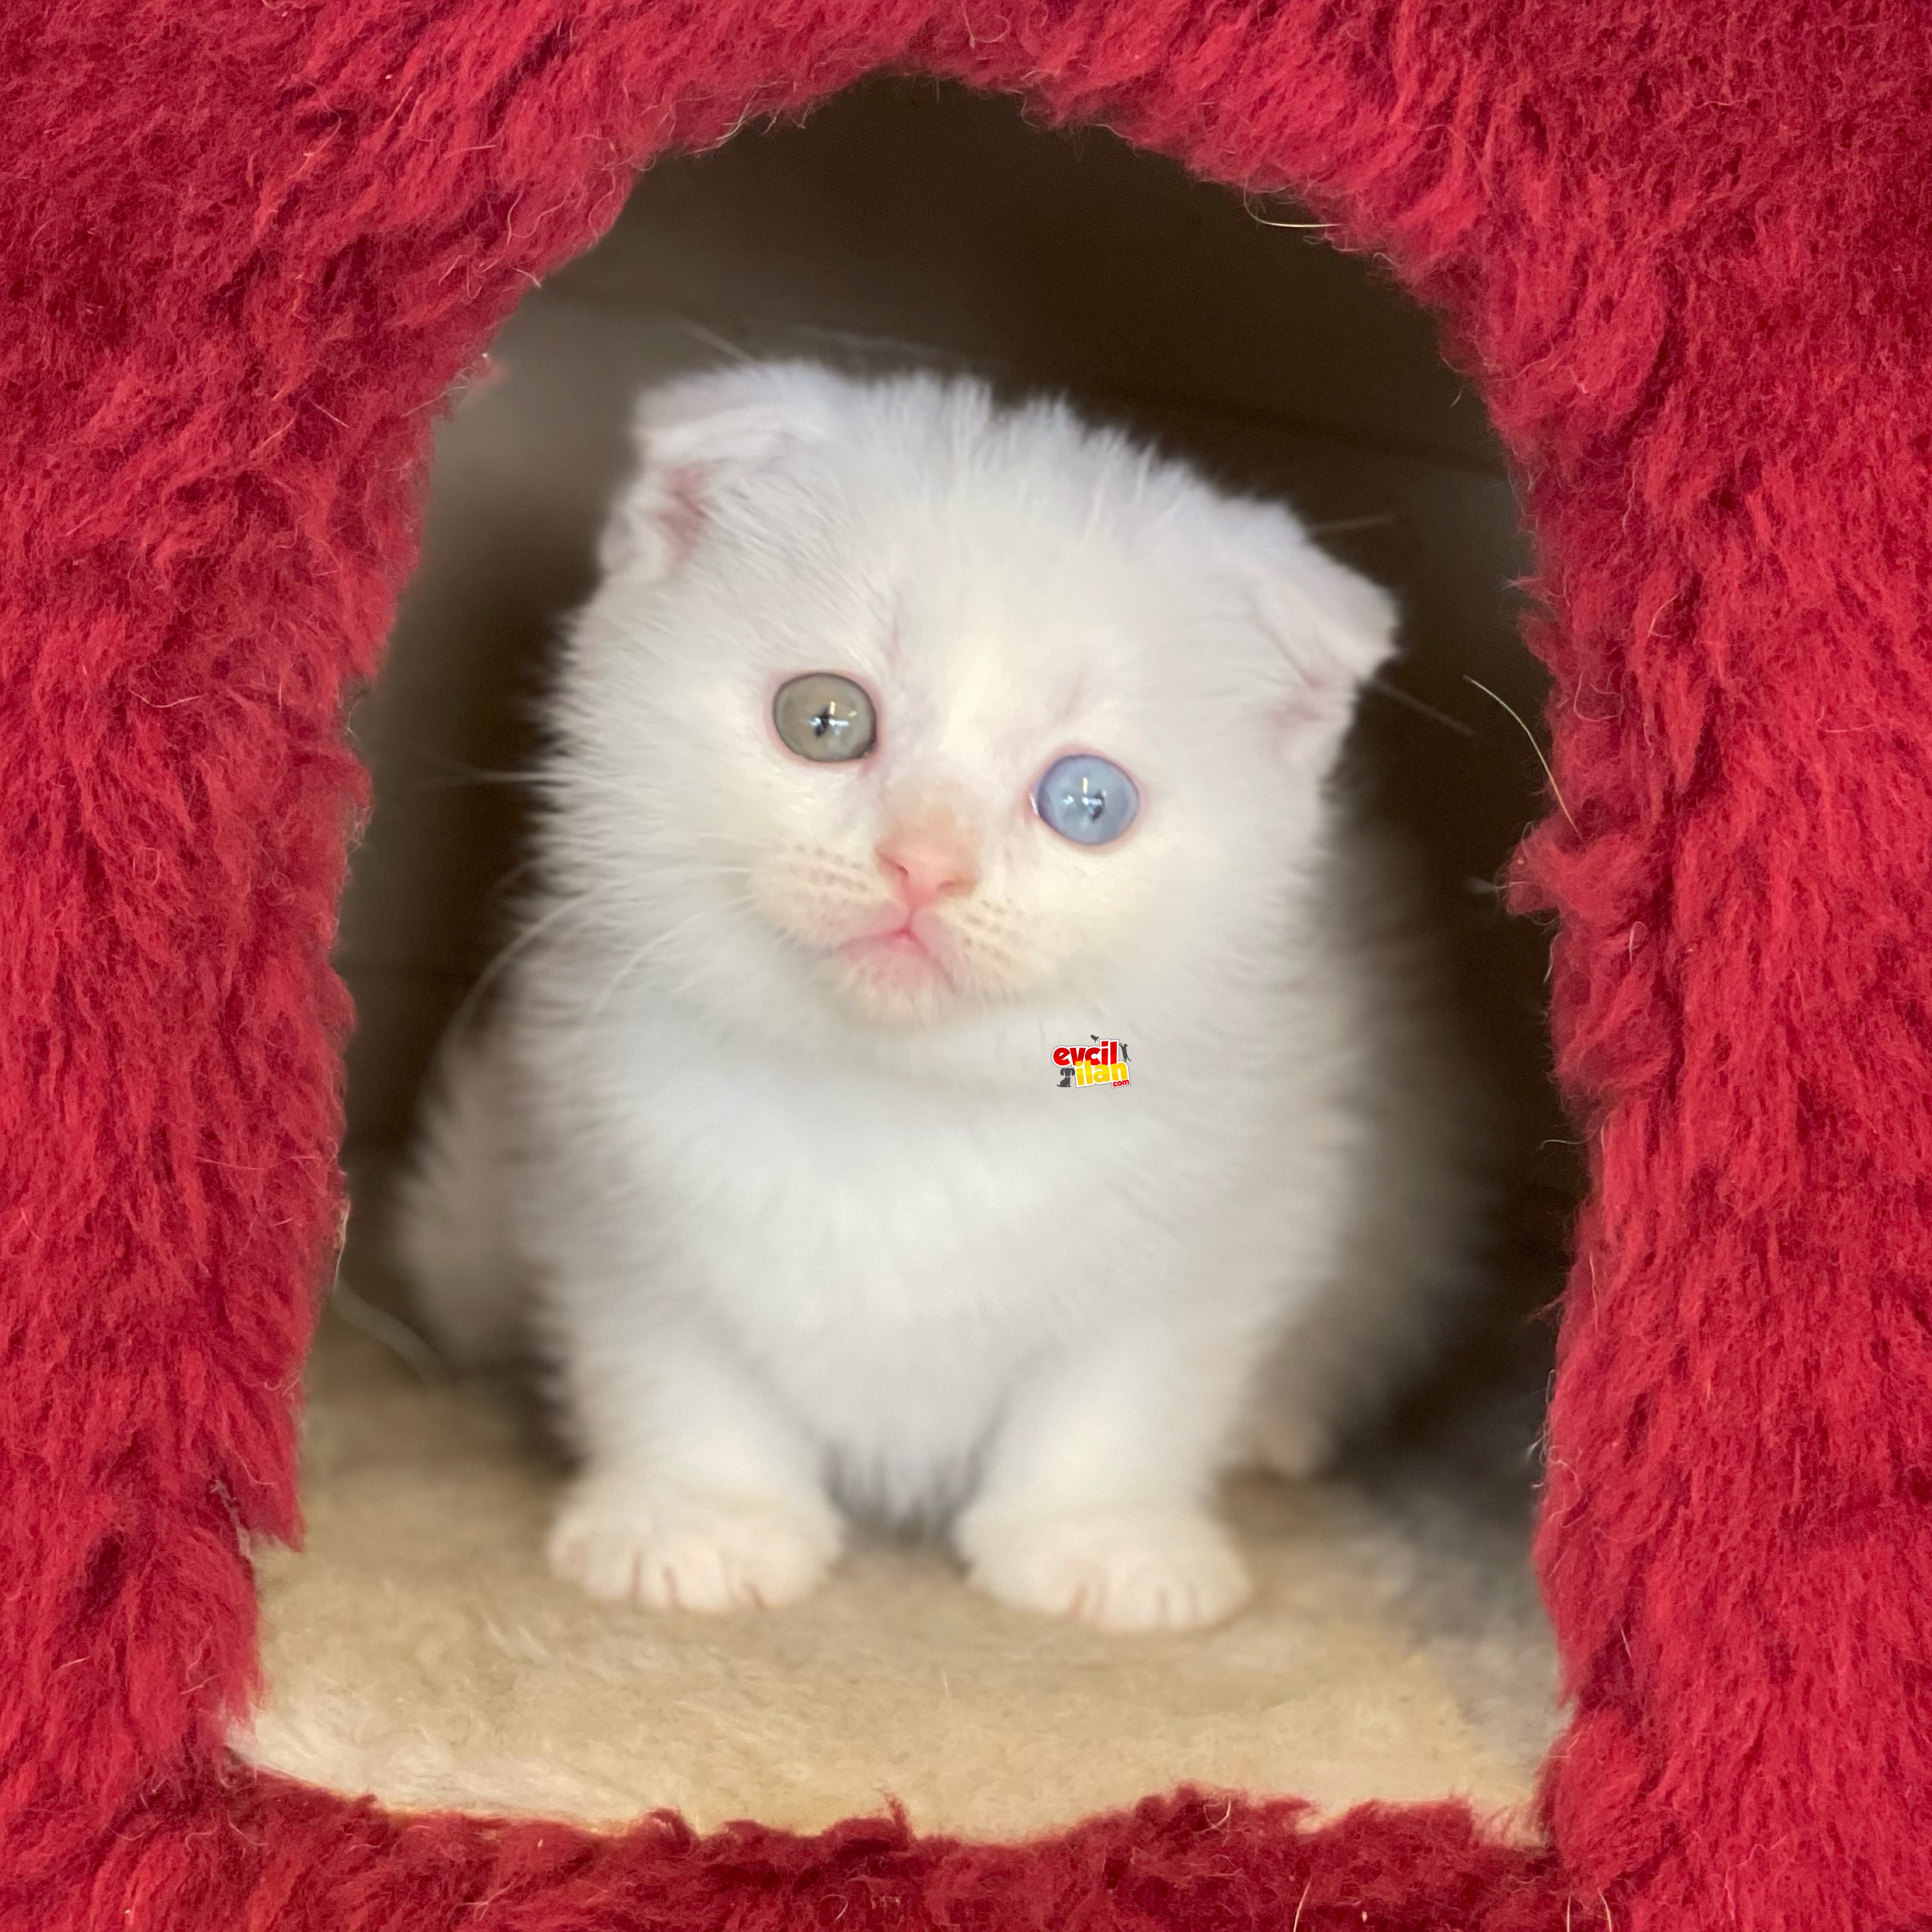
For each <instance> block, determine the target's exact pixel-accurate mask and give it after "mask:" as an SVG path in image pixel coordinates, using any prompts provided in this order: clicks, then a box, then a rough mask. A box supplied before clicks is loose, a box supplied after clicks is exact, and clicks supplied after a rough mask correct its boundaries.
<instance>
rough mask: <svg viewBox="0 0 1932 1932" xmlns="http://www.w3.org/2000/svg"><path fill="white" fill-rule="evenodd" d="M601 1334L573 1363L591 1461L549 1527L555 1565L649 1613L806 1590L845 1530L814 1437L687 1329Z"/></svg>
mask: <svg viewBox="0 0 1932 1932" xmlns="http://www.w3.org/2000/svg"><path fill="white" fill-rule="evenodd" d="M585 1341H587V1342H588V1343H589V1346H583V1343H584V1342H585ZM597 1343H598V1338H596V1337H585V1338H581V1339H580V1345H579V1346H578V1348H577V1350H576V1351H575V1352H574V1359H573V1360H572V1361H571V1364H570V1379H571V1384H572V1392H573V1394H574V1396H575V1398H576V1401H575V1409H576V1413H577V1418H578V1421H579V1424H580V1427H581V1429H582V1431H583V1436H584V1437H585V1439H586V1446H587V1448H588V1450H589V1457H588V1460H587V1463H586V1466H585V1468H584V1470H583V1473H582V1475H580V1477H579V1478H577V1481H576V1483H575V1484H574V1486H573V1487H572V1489H571V1492H570V1493H569V1495H568V1496H567V1497H566V1499H565V1502H564V1505H563V1507H562V1510H561V1511H559V1514H558V1517H557V1520H556V1526H555V1528H554V1529H553V1531H552V1532H551V1535H550V1567H551V1568H552V1569H553V1570H554V1571H556V1573H557V1574H559V1576H562V1577H568V1578H569V1579H570V1580H572V1581H573V1582H575V1583H580V1584H581V1585H582V1586H583V1588H584V1589H585V1590H586V1591H587V1592H589V1594H590V1595H592V1596H593V1597H598V1598H606V1599H620V1598H633V1599H634V1600H635V1601H637V1602H638V1603H640V1604H647V1605H649V1607H651V1608H652V1609H655V1610H704V1611H721V1610H741V1609H748V1608H751V1607H755V1606H760V1605H765V1606H771V1605H776V1604H788V1603H791V1602H793V1601H796V1599H798V1598H800V1597H802V1596H805V1595H807V1594H808V1592H810V1591H811V1589H813V1588H814V1587H815V1586H817V1583H819V1582H820V1580H821V1579H822V1578H823V1577H824V1575H825V1573H826V1571H827V1570H828V1569H829V1568H830V1567H831V1565H832V1563H833V1562H834V1561H835V1559H836V1558H837V1556H838V1552H839V1549H840V1546H841V1543H842V1541H843V1534H844V1532H843V1527H842V1526H841V1523H840V1520H839V1518H838V1513H837V1512H836V1511H835V1510H834V1509H833V1508H832V1505H831V1504H830V1503H829V1502H828V1501H827V1500H826V1496H825V1493H824V1490H823V1487H822V1486H821V1485H820V1481H819V1478H818V1466H817V1465H818V1459H817V1455H816V1454H815V1453H814V1451H813V1449H812V1447H811V1444H810V1443H809V1442H808V1441H807V1440H806V1439H805V1437H804V1436H803V1435H802V1433H801V1432H800V1431H799V1430H798V1429H797V1428H796V1427H795V1426H794V1425H793V1423H792V1422H791V1421H790V1418H787V1416H786V1415H784V1413H783V1412H782V1411H781V1409H779V1408H778V1405H777V1403H775V1400H773V1399H772V1397H770V1396H769V1394H767V1392H766V1391H765V1390H763V1388H760V1386H759V1385H758V1383H757V1379H756V1377H755V1376H754V1374H753V1373H752V1372H751V1370H749V1368H748V1367H747V1366H746V1365H745V1364H742V1362H740V1361H738V1360H737V1359H736V1358H735V1356H734V1355H733V1353H732V1352H731V1351H730V1349H729V1347H728V1346H727V1345H726V1344H725V1343H724V1342H723V1341H722V1340H721V1339H719V1338H716V1337H711V1336H709V1335H706V1334H703V1333H702V1332H701V1331H699V1330H698V1329H697V1328H695V1327H686V1326H684V1325H679V1324H672V1323H664V1324H659V1323H658V1322H652V1323H651V1325H649V1330H648V1332H646V1333H643V1334H640V1333H638V1332H637V1331H634V1330H633V1331H631V1332H629V1333H628V1334H625V1336H623V1337H622V1338H621V1340H619V1341H618V1342H616V1344H615V1346H610V1347H608V1348H603V1347H599V1346H597Z"/></svg>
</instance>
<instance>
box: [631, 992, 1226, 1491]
mask: <svg viewBox="0 0 1932 1932" xmlns="http://www.w3.org/2000/svg"><path fill="white" fill-rule="evenodd" d="M1040 1058H1041V1064H1040V1088H1039V1091H1038V1092H1037V1093H1028V1092H1025V1091H1016V1092H993V1093H988V1092H985V1091H979V1092H975V1091H971V1090H965V1089H962V1088H960V1087H959V1086H957V1085H947V1084H939V1083H931V1084H928V1083H923V1082H919V1081H917V1080H915V1079H910V1078H906V1079H895V1078H889V1077H885V1076H879V1075H877V1074H871V1073H864V1072H854V1073H847V1072H844V1071H841V1070H840V1069H838V1067H835V1066H828V1065H826V1064H823V1063H820V1064H816V1065H810V1066H802V1067H792V1066H788V1065H787V1064H783V1063H782V1062H781V1061H778V1060H775V1059H768V1058H757V1057H753V1058H745V1057H741V1056H737V1055H731V1054H728V1053H721V1052H715V1051H708V1050H706V1047H705V1046H703V1045H698V1044H694V1043H691V1041H689V1040H679V1039H677V1038H676V1037H674V1036H670V1035H667V1034H664V1033H663V1032H661V1031H655V1030H650V1029H640V1030H639V1031H637V1033H635V1034H633V1035H632V1037H631V1039H630V1040H628V1041H627V1043H625V1048H624V1049H623V1051H622V1053H621V1055H619V1057H618V1061H617V1062H616V1064H618V1065H621V1066H622V1068H623V1069H624V1070H625V1074H626V1075H627V1077H626V1078H625V1079H624V1080H623V1082H622V1085H623V1087H624V1089H625V1092H626V1093H627V1095H628V1100H627V1101H626V1103H625V1109H624V1111H625V1115H626V1117H627V1118H626V1135H625V1138H626V1139H627V1141H628V1145H629V1146H630V1148H631V1158H632V1159H633V1160H634V1161H635V1163H637V1168H636V1171H635V1172H634V1176H633V1182H634V1185H633V1187H632V1188H631V1189H629V1190H626V1191H627V1193H628V1196H629V1198H630V1199H631V1201H632V1202H633V1204H634V1205H633V1207H632V1208H631V1212H632V1213H634V1214H636V1215H637V1216H639V1217H646V1218H647V1219H648V1220H649V1222H650V1223H652V1226H653V1229H654V1239H653V1245H654V1246H656V1247H658V1252H659V1254H660V1256H661V1267H662V1270H663V1274H662V1276H661V1279H660V1280H658V1282H656V1283H649V1282H643V1283H639V1284H638V1286H637V1292H640V1293H645V1294H652V1293H662V1292H670V1293H674V1294H685V1295H690V1296H691V1297H693V1298H694V1299H695V1300H696V1301H697V1302H698V1303H699V1304H701V1305H702V1306H703V1307H704V1308H705V1309H706V1310H707V1311H709V1313H710V1314H711V1315H712V1316H714V1317H715V1319H718V1320H719V1321H721V1322H723V1323H724V1324H725V1325H727V1327H728V1328H729V1329H730V1331H731V1334H732V1336H733V1340H734V1342H735V1343H736V1346H738V1348H739V1349H740V1350H741V1351H742V1352H743V1354H744V1355H745V1356H746V1357H747V1358H748V1359H749V1360H751V1361H753V1362H754V1363H755V1364H757V1367H758V1368H759V1370H760V1373H762V1374H763V1376H766V1378H767V1379H769V1382H771V1384H772V1386H773V1387H774V1388H775V1389H776V1390H777V1391H778V1392H779V1393H780V1394H781V1396H782V1397H784V1400H785V1401H786V1403H787V1406H788V1407H789V1408H790V1409H791V1410H792V1411H793V1413H794V1414H795V1415H796V1416H797V1417H798V1418H799V1420H800V1421H802V1422H803V1423H804V1424H805V1425H806V1427H808V1428H809V1429H810V1430H811V1431H812V1432H813V1433H814V1435H815V1436H817V1437H818V1438H819V1439H820V1440H821V1441H822V1442H823V1443H824V1444H825V1445H826V1448H828V1450H829V1452H830V1453H831V1454H832V1457H833V1458H834V1460H835V1462H836V1463H838V1465H839V1466H841V1469H843V1470H844V1472H845V1473H846V1474H847V1477H848V1478H849V1479H850V1481H851V1482H852V1484H853V1486H854V1487H857V1488H858V1489H859V1490H868V1489H872V1488H876V1487H880V1486H881V1485H885V1486H889V1487H893V1488H895V1489H896V1488H897V1487H899V1486H900V1484H901V1483H902V1481H903V1480H904V1477H905V1476H906V1475H909V1474H910V1472H911V1471H912V1470H913V1469H919V1470H920V1471H922V1472H923V1473H922V1476H921V1478H920V1482H921V1485H922V1487H938V1488H941V1489H943V1488H944V1487H945V1486H946V1484H947V1480H948V1476H949V1472H959V1471H961V1470H962V1469H963V1468H964V1466H965V1464H966V1463H968V1462H969V1461H970V1460H971V1457H972V1456H973V1454H974V1452H975V1451H976V1448H977V1445H978V1444H979V1443H980V1441H981V1439H983V1436H985V1434H986V1432H987V1430H989V1428H990V1427H992V1424H993V1423H994V1422H995V1421H996V1419H997V1417H998V1412H999V1410H1000V1408H1001V1403H1002V1402H1003V1401H1004V1399H1005V1397H1006V1394H1007V1391H1009V1390H1010V1388H1011V1387H1012V1386H1013V1383H1014V1381H1015V1379H1016V1377H1019V1376H1024V1375H1025V1373H1027V1371H1028V1367H1029V1366H1030V1365H1031V1364H1033V1363H1034V1362H1036V1361H1040V1360H1042V1359H1043V1358H1049V1357H1050V1356H1052V1355H1054V1354H1055V1352H1063V1351H1065V1350H1068V1349H1078V1348H1082V1347H1086V1346H1091V1344H1092V1342H1093V1340H1094V1337H1096V1335H1097V1334H1100V1333H1102V1332H1104V1331H1106V1329H1108V1328H1118V1326H1119V1325H1122V1324H1124V1323H1129V1322H1133V1321H1134V1320H1135V1319H1136V1316H1137V1315H1138V1314H1139V1313H1141V1312H1142V1311H1144V1310H1147V1309H1148V1308H1149V1307H1151V1305H1152V1304H1154V1303H1155V1302H1156V1301H1159V1300H1161V1299H1164V1298H1169V1297H1171V1295H1172V1292H1173V1288H1174V1284H1175V1282H1176V1280H1177V1279H1178V1278H1182V1277H1184V1276H1185V1275H1187V1274H1193V1272H1195V1271H1197V1270H1198V1271H1199V1275H1200V1277H1201V1278H1202V1280H1204V1282H1212V1281H1213V1280H1214V1278H1215V1277H1216V1275H1217V1272H1218V1271H1217V1260H1216V1256H1215V1254H1214V1253H1213V1252H1212V1250H1213V1249H1214V1246H1215V1242H1214V1238H1213V1234H1212V1230H1213V1229H1214V1227H1215V1226H1216V1220H1215V1217H1214V1215H1213V1214H1212V1213H1211V1212H1210V1211H1208V1209H1207V1206H1206V1204H1207V1203H1208V1200H1209V1199H1210V1198H1211V1196H1213V1195H1214V1194H1216V1193H1219V1192H1221V1191H1223V1190H1224V1189H1225V1187H1226V1176H1225V1175H1222V1174H1220V1173H1217V1171H1216V1169H1215V1166H1214V1163H1212V1162H1211V1161H1209V1160H1205V1159H1190V1158H1188V1157H1186V1156H1185V1155H1184V1153H1183V1152H1182V1151H1181V1148H1179V1146H1178V1145H1177V1143H1178V1138H1179V1136H1178V1124H1177V1122H1176V1121H1175V1118H1174V1117H1173V1112H1172V1109H1173V1108H1174V1106H1175V1099H1176V1097H1175V1095H1173V1094H1171V1093H1163V1092H1162V1091H1160V1086H1159V1083H1158V1082H1155V1081H1151V1080H1145V1079H1144V1080H1143V1082H1142V1085H1139V1086H1137V1087H1136V1086H1132V1085H1130V1086H1128V1087H1126V1088H1119V1089H1115V1090H1110V1091H1096V1090H1092V1089H1089V1090H1085V1091H1082V1090H1079V1089H1075V1090H1073V1091H1064V1090H1061V1089H1060V1088H1058V1086H1057V1085H1056V1083H1055V1079H1054V1076H1053V1073H1052V1067H1051V1063H1050V1060H1049V1057H1048V1056H1047V1055H1044V1054H1043V1055H1041V1057H1040ZM1184 1230H1186V1231H1189V1232H1188V1234H1187V1236H1186V1237H1185V1238H1184V1234H1183V1231H1184ZM1204 1231H1207V1233H1206V1238H1205V1240H1204ZM889 1500H890V1501H892V1502H893V1503H894V1504H895V1505H897V1504H898V1503H899V1502H902V1501H903V1500H904V1499H903V1498H902V1497H900V1496H894V1497H892V1498H891V1499H889Z"/></svg>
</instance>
